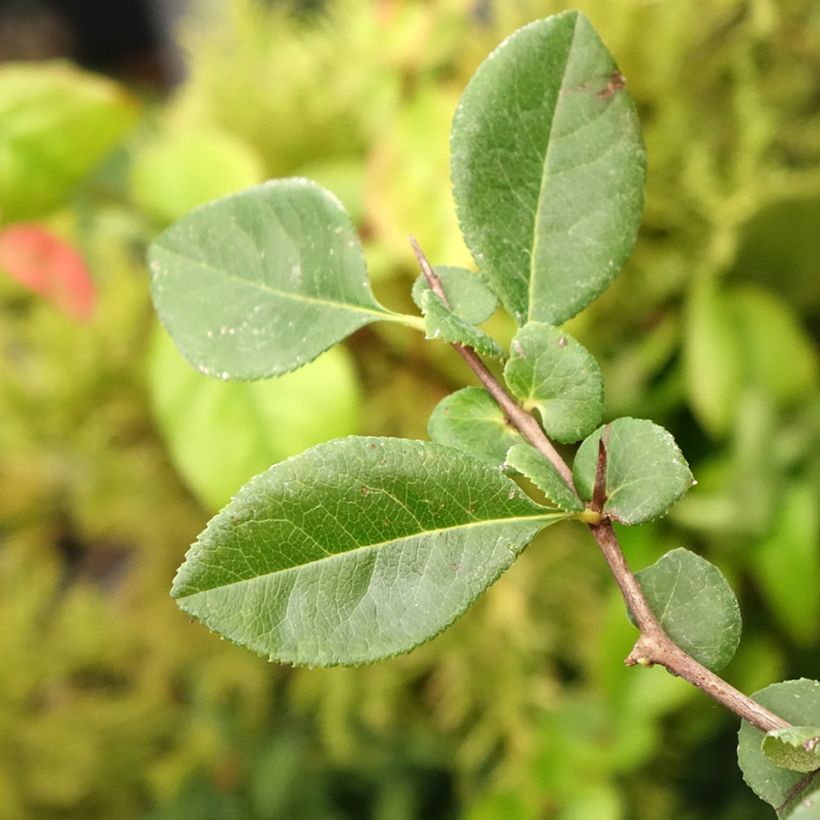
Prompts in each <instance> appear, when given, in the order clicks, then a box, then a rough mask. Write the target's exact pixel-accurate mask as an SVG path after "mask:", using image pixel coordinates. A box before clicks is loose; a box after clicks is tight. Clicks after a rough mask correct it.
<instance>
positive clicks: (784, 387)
mask: <svg viewBox="0 0 820 820" xmlns="http://www.w3.org/2000/svg"><path fill="white" fill-rule="evenodd" d="M727 299H728V302H729V304H730V306H731V311H732V314H733V316H734V321H735V323H736V326H737V332H738V334H739V338H740V347H741V351H742V358H743V362H744V370H745V373H746V377H745V379H744V381H745V382H746V383H751V384H754V385H757V386H759V387H760V388H761V389H763V390H765V391H766V392H767V393H768V394H769V395H771V396H773V397H774V398H776V399H777V400H779V401H780V402H782V403H784V404H789V403H793V402H794V401H796V400H799V399H801V398H803V397H805V396H807V395H808V394H809V393H810V392H811V391H812V390H813V389H814V387H815V385H816V384H817V353H816V351H815V348H814V345H813V344H812V342H811V339H810V338H809V337H808V336H807V335H806V333H805V331H804V330H803V329H802V328H801V327H800V325H799V324H798V322H797V320H796V318H795V316H794V314H793V313H792V311H791V310H790V309H789V307H788V306H787V305H786V304H785V303H784V302H782V301H781V300H780V299H779V298H777V297H776V296H775V295H774V294H771V293H767V292H766V291H763V290H760V289H758V288H752V287H740V288H734V289H733V290H732V291H730V292H729V293H728V294H727Z"/></svg>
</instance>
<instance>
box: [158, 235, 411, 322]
mask: <svg viewBox="0 0 820 820" xmlns="http://www.w3.org/2000/svg"><path fill="white" fill-rule="evenodd" d="M157 247H158V248H160V249H162V250H163V251H164V252H165V253H168V254H171V255H173V256H176V257H178V258H180V259H182V260H184V261H185V262H187V263H188V264H190V265H196V266H198V267H200V268H204V269H205V270H207V271H210V272H211V273H213V274H215V275H217V276H219V277H222V278H223V279H227V280H229V281H234V282H238V283H239V284H240V285H243V286H245V287H250V288H258V289H259V290H261V291H264V292H265V293H269V294H271V295H272V296H276V297H278V298H281V299H291V300H293V301H297V302H308V303H310V304H317V305H322V306H323V307H328V308H332V309H334V310H347V311H350V312H351V313H365V314H371V315H373V316H376V317H378V318H379V319H382V320H385V321H404V320H405V319H406V318H407V317H402V316H401V315H400V314H397V313H394V312H393V311H391V310H388V309H387V308H385V307H382V306H381V305H379V303H378V302H377V301H376V299H375V297H373V296H372V294H370V295H371V298H373V304H374V305H376V306H377V307H376V308H368V307H361V306H359V305H356V304H353V303H350V302H336V301H330V300H328V299H321V298H319V297H317V296H308V295H305V294H300V293H289V292H288V291H284V290H279V289H278V288H273V287H271V286H270V285H268V284H267V283H265V282H259V281H255V282H254V281H249V280H247V279H243V278H242V277H241V276H236V275H234V274H232V273H229V272H226V271H224V270H221V269H220V268H215V267H214V266H213V265H209V264H208V263H207V262H202V261H199V260H195V259H192V258H191V257H190V256H187V255H185V254H184V253H181V252H180V251H177V250H174V249H173V248H170V247H168V246H167V245H158V246H157Z"/></svg>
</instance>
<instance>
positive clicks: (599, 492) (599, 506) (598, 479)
mask: <svg viewBox="0 0 820 820" xmlns="http://www.w3.org/2000/svg"><path fill="white" fill-rule="evenodd" d="M608 436H609V425H607V426H606V428H605V429H604V433H603V435H602V436H601V438H600V439H598V463H597V464H596V466H595V484H594V486H593V489H592V501H591V502H590V507H591V508H592V509H593V510H594V511H595V512H597V513H600V512H603V509H604V504H605V503H606V459H607V452H606V441H605V439H606V438H608Z"/></svg>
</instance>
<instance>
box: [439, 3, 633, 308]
mask: <svg viewBox="0 0 820 820" xmlns="http://www.w3.org/2000/svg"><path fill="white" fill-rule="evenodd" d="M451 152H452V159H451V167H452V178H453V195H454V197H455V201H456V205H457V208H458V216H459V221H460V223H461V229H462V231H463V233H464V238H465V241H466V243H467V247H468V248H469V249H470V250H471V251H472V253H473V256H474V257H475V259H476V262H477V263H478V266H479V270H480V271H481V273H482V275H483V276H484V277H485V278H486V279H487V281H488V282H489V283H490V284H491V285H492V287H493V288H494V289H495V291H496V292H497V293H498V295H499V297H500V298H501V301H502V302H503V304H504V306H505V307H506V308H507V309H508V310H509V311H510V312H511V313H512V314H513V316H514V317H515V318H516V320H517V321H518V323H519V324H524V323H525V322H527V321H531V320H538V321H543V322H549V323H551V324H560V323H561V322H563V321H565V320H566V319H568V318H569V317H570V316H573V315H574V314H576V313H577V312H578V311H579V310H581V309H582V308H583V307H585V306H586V305H587V304H589V303H590V302H591V301H592V300H593V299H594V298H595V297H596V296H598V294H600V293H601V292H602V291H603V290H604V289H605V288H606V287H607V285H609V283H610V282H611V281H612V280H613V279H614V277H615V276H616V275H617V274H618V272H619V271H620V269H621V267H622V266H623V264H624V263H625V262H626V259H627V257H628V256H629V254H630V253H631V251H632V247H633V245H634V243H635V237H636V235H637V231H638V224H639V222H640V215H641V210H642V207H643V185H644V173H645V164H646V163H645V153H644V148H643V143H642V140H641V136H640V130H639V126H638V118H637V114H636V112H635V106H634V104H633V102H632V100H631V98H630V97H629V94H628V93H627V92H626V91H625V90H624V80H623V77H622V76H621V75H620V73H619V72H618V70H617V68H616V66H615V63H614V62H613V60H612V57H611V55H610V54H609V52H608V51H607V49H606V47H605V46H604V45H603V43H601V41H600V39H599V38H598V35H597V34H596V33H595V31H594V29H593V28H592V25H591V24H590V22H589V20H587V18H586V17H585V16H584V15H583V14H581V13H580V12H576V11H570V12H565V13H563V14H559V15H556V16H554V17H548V18H547V19H546V20H539V21H537V22H535V23H531V24H530V25H528V26H525V27H524V28H522V29H520V30H519V31H517V32H516V33H515V34H513V35H512V36H511V37H509V38H508V39H507V40H505V41H504V42H503V43H502V44H501V45H500V46H499V47H498V48H497V49H496V50H495V51H494V52H493V53H492V54H491V55H490V56H489V57H488V58H487V60H486V61H485V62H484V63H483V64H482V65H481V66H480V67H479V69H478V71H477V72H476V74H475V76H474V77H473V79H472V80H471V81H470V84H469V85H468V86H467V89H466V91H465V92H464V96H463V97H462V100H461V104H460V105H459V107H458V110H457V111H456V114H455V117H454V119H453V129H452V136H451Z"/></svg>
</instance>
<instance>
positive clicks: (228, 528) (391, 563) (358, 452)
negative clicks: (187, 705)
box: [172, 437, 566, 666]
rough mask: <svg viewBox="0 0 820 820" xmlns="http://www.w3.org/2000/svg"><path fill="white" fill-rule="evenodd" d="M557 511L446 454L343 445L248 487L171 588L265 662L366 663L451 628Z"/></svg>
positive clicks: (392, 445) (388, 442) (431, 448)
mask: <svg viewBox="0 0 820 820" xmlns="http://www.w3.org/2000/svg"><path fill="white" fill-rule="evenodd" d="M565 517H566V516H565V515H564V514H562V513H555V512H554V511H553V510H549V509H547V508H545V507H542V506H541V505H539V504H536V503H535V502H533V501H532V500H531V499H529V498H528V497H527V496H526V495H525V494H524V493H523V492H522V491H521V490H520V489H519V488H518V487H517V486H516V485H515V483H514V482H513V481H511V480H510V479H509V478H507V477H506V476H504V475H503V473H501V472H500V471H499V470H497V469H494V468H493V467H491V466H489V465H487V464H486V463H484V462H482V461H480V460H478V459H476V458H474V457H472V456H468V455H465V454H462V453H458V452H456V451H455V450H453V449H451V448H447V447H441V446H439V445H437V444H432V443H426V442H421V441H407V440H403V439H380V438H356V437H350V438H346V439H339V440H336V441H333V442H329V443H328V444H323V445H319V446H317V447H314V448H312V449H310V450H307V451H305V452H304V453H302V454H301V455H299V456H295V457H293V458H291V459H288V460H287V461H285V462H282V463H281V464H277V465H275V466H273V467H271V468H270V469H269V470H268V471H267V472H265V473H262V474H260V475H258V476H257V477H256V478H254V479H252V480H251V481H250V482H249V483H248V484H246V485H245V486H244V487H243V488H242V489H241V490H240V491H239V493H238V494H237V495H236V497H235V498H234V500H233V501H232V502H231V503H230V504H229V505H228V506H227V507H225V509H223V510H222V512H220V513H219V514H218V515H217V516H216V517H215V518H214V519H212V521H211V522H210V523H209V524H208V527H207V529H206V530H205V531H204V532H203V533H202V535H200V537H199V538H198V540H197V541H196V543H195V544H194V545H193V546H192V547H191V549H190V550H189V552H188V554H187V556H186V559H185V563H184V564H183V565H182V567H181V568H180V570H179V573H178V574H177V577H176V580H175V582H174V587H173V591H172V594H173V595H174V597H175V598H176V599H177V600H178V603H179V605H180V607H181V608H182V609H183V610H184V611H186V612H188V613H189V614H190V615H192V616H194V617H196V618H198V619H199V620H201V621H202V622H203V623H204V624H205V625H207V626H208V627H210V628H211V629H213V630H215V631H217V632H219V633H220V634H222V635H224V636H225V637H227V638H230V639H231V640H232V641H235V642H236V643H238V644H241V645H244V646H247V647H249V648H251V649H253V650H254V651H256V652H258V653H260V654H262V655H266V656H268V657H269V658H270V659H271V660H274V659H275V660H280V661H285V662H290V663H296V664H310V665H321V666H325V665H333V664H340V663H344V664H352V663H368V662H371V661H374V660H378V659H381V658H386V657H389V656H391V655H395V654H397V653H400V652H406V651H408V650H410V649H412V648H413V647H414V646H417V645H418V644H420V643H422V642H423V641H426V640H429V639H430V638H432V637H433V636H434V635H436V634H438V633H439V632H440V631H441V630H443V629H444V628H445V627H447V626H449V624H451V623H452V622H453V621H454V620H455V619H456V618H457V617H458V616H459V615H460V614H461V613H462V612H463V611H464V610H465V609H466V608H467V606H469V604H471V603H472V602H473V600H474V599H475V598H477V597H478V596H479V595H480V594H481V593H482V592H483V591H484V590H485V589H486V588H487V587H488V586H489V585H490V584H492V583H493V581H495V580H496V578H497V577H498V576H499V575H500V574H501V573H502V572H503V571H504V570H505V569H507V567H509V566H510V564H511V563H512V562H513V561H514V560H515V558H516V557H517V556H518V555H519V554H520V552H521V551H522V550H523V549H524V547H526V545H527V544H528V543H529V542H530V541H531V540H532V539H533V538H534V537H535V535H536V534H537V533H538V532H539V531H540V530H541V529H543V528H544V527H546V526H548V525H549V524H552V523H554V522H556V521H559V520H561V519H563V518H565Z"/></svg>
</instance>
